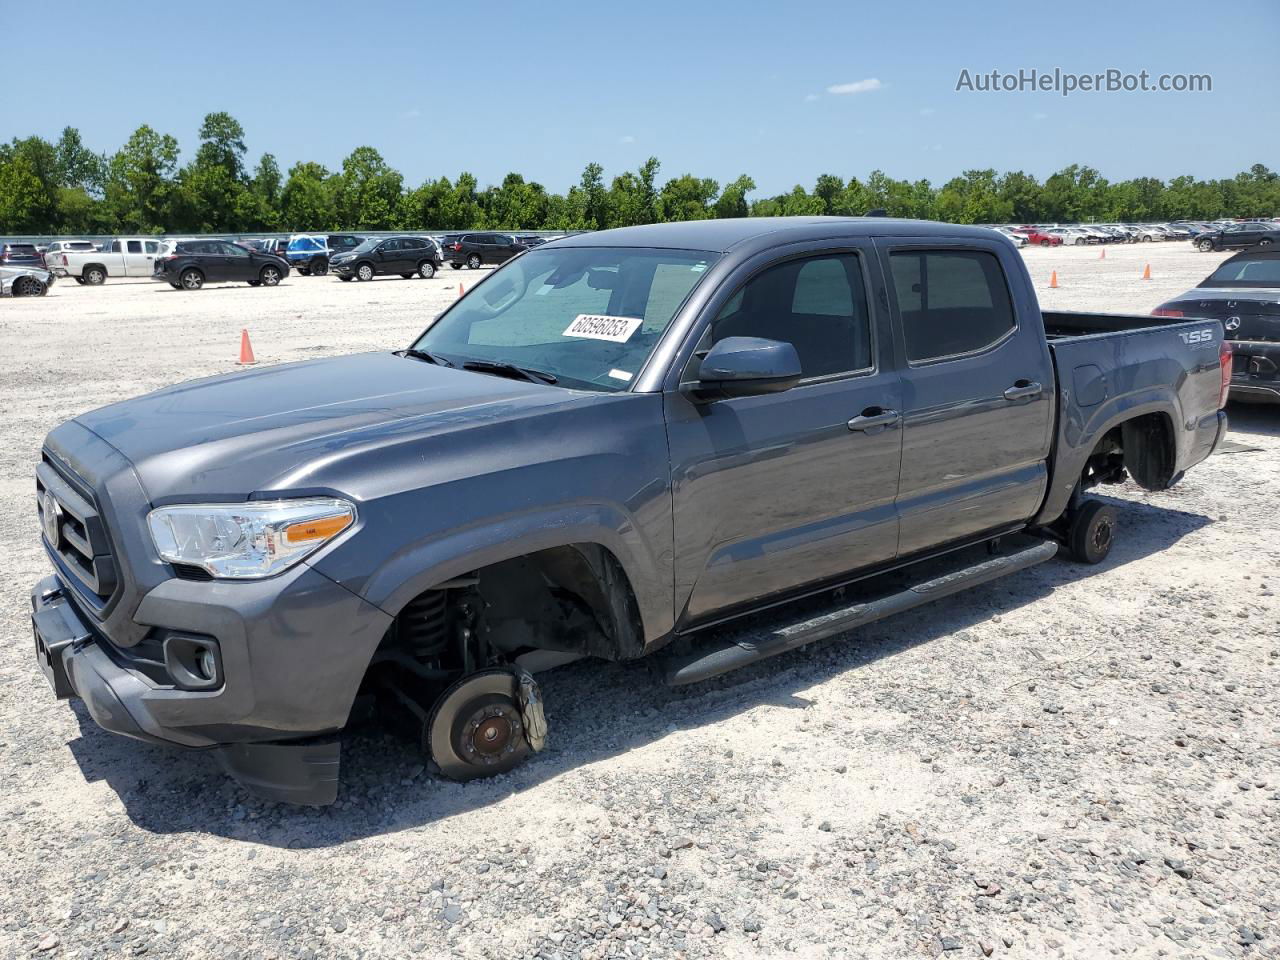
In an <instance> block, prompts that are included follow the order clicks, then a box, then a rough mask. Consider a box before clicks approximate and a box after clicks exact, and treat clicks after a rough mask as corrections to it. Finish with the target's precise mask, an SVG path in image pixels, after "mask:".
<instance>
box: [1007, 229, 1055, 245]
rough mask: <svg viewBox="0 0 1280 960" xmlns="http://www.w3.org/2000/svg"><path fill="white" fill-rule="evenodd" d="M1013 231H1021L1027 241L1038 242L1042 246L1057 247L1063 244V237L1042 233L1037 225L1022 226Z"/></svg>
mask: <svg viewBox="0 0 1280 960" xmlns="http://www.w3.org/2000/svg"><path fill="white" fill-rule="evenodd" d="M1013 232H1014V233H1020V234H1022V235H1023V236H1024V237H1026V238H1027V243H1038V244H1040V246H1042V247H1057V246H1061V245H1062V238H1061V237H1058V236H1052V235H1050V234H1047V233H1041V232H1040V231H1039V230H1037V229H1035V227H1020V228H1019V229H1017V230H1014V231H1013Z"/></svg>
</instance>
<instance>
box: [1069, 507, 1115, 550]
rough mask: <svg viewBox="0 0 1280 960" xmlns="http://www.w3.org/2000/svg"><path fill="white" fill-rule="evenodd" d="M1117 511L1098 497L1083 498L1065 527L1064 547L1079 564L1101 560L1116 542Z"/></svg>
mask: <svg viewBox="0 0 1280 960" xmlns="http://www.w3.org/2000/svg"><path fill="white" fill-rule="evenodd" d="M1115 532H1116V510H1115V507H1113V506H1111V504H1109V503H1103V502H1102V501H1101V500H1086V501H1085V502H1084V503H1083V504H1082V505H1081V506H1080V509H1078V510H1077V511H1076V512H1075V515H1074V516H1073V517H1072V518H1071V523H1070V526H1069V527H1068V528H1067V548H1068V549H1069V550H1070V551H1071V557H1072V559H1073V560H1075V561H1077V562H1078V563H1090V564H1092V563H1101V562H1102V561H1103V560H1105V559H1107V554H1108V553H1110V552H1111V544H1112V543H1114V542H1115Z"/></svg>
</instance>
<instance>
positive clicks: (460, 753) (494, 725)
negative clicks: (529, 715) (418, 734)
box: [423, 670, 530, 780]
mask: <svg viewBox="0 0 1280 960" xmlns="http://www.w3.org/2000/svg"><path fill="white" fill-rule="evenodd" d="M423 739H424V741H425V743H424V744H423V745H424V746H425V747H426V750H427V752H428V753H429V754H430V755H431V759H433V760H434V761H435V762H436V765H437V766H439V767H440V772H441V773H442V774H444V775H445V776H446V777H448V778H449V779H450V780H474V779H476V778H477V777H491V776H494V775H496V774H499V773H506V772H507V771H508V770H510V769H512V768H513V767H515V766H516V765H517V764H519V763H520V762H521V761H522V760H524V759H525V757H527V756H528V755H529V752H530V751H529V741H528V740H527V739H526V736H525V728H524V718H523V715H522V712H521V708H520V691H519V686H518V682H517V680H516V677H515V675H514V674H513V673H511V672H510V671H509V670H484V671H481V672H480V673H473V674H471V676H469V677H463V678H462V679H461V680H459V681H458V682H457V683H455V684H454V685H453V686H451V687H450V688H449V689H448V690H446V691H445V692H444V695H443V696H442V697H441V698H440V699H439V700H438V701H436V705H435V707H433V708H432V711H431V719H430V720H428V721H427V723H426V726H425V727H424V729H423Z"/></svg>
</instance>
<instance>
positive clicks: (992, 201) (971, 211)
mask: <svg viewBox="0 0 1280 960" xmlns="http://www.w3.org/2000/svg"><path fill="white" fill-rule="evenodd" d="M936 209H937V214H938V217H939V219H941V220H945V221H947V222H948V223H1003V222H1004V221H1006V220H1008V219H1009V218H1010V217H1012V216H1013V204H1012V203H1010V202H1009V201H1008V200H1006V199H1004V198H1002V197H1001V196H1000V191H999V187H998V185H997V182H996V172H995V171H994V170H966V171H965V172H964V173H963V174H961V175H960V176H958V177H954V178H952V179H951V180H949V181H947V183H946V184H945V185H944V186H943V188H942V190H941V191H939V193H938V197H937V202H936Z"/></svg>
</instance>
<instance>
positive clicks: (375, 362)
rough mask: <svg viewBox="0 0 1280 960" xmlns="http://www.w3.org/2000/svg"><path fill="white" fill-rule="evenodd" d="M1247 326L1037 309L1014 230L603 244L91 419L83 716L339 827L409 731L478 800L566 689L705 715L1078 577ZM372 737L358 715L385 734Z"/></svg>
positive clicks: (586, 244) (56, 635) (730, 236)
mask: <svg viewBox="0 0 1280 960" xmlns="http://www.w3.org/2000/svg"><path fill="white" fill-rule="evenodd" d="M1229 375H1230V351H1229V350H1228V349H1227V348H1226V347H1225V346H1224V343H1223V331H1222V327H1221V324H1220V323H1219V322H1217V321H1213V320H1205V321H1194V322H1189V323H1181V322H1173V323H1170V322H1168V320H1166V319H1162V318H1153V317H1137V316H1110V315H1100V314H1099V315H1095V314H1042V313H1041V312H1040V309H1039V306H1038V304H1037V302H1036V297H1035V293H1034V291H1033V289H1032V285H1031V282H1030V280H1029V278H1028V276H1027V271H1026V269H1025V267H1024V265H1023V262H1022V258H1021V256H1020V255H1019V254H1018V252H1017V251H1016V249H1015V248H1014V246H1013V244H1012V243H1011V242H1010V241H1009V239H1008V238H1006V237H1002V236H1000V235H999V234H997V233H995V232H994V231H990V230H985V229H981V228H973V227H958V226H952V225H947V224H936V223H922V222H912V221H897V220H889V219H880V218H866V219H861V218H852V219H843V218H784V219H742V220H717V221H709V222H697V223H678V224H666V225H655V226H645V227H630V228H626V229H621V230H610V231H604V232H601V233H595V234H589V235H583V236H575V237H569V238H565V239H561V240H558V241H555V242H553V243H549V244H546V245H543V246H540V247H538V248H537V249H534V250H531V251H529V252H527V253H523V254H521V255H520V256H518V257H516V258H515V259H513V260H512V261H511V262H510V263H509V264H507V265H506V266H504V267H502V268H500V269H498V270H496V271H494V272H493V273H492V274H490V275H488V276H487V277H486V278H485V279H483V280H482V281H480V282H479V283H477V284H476V285H475V286H474V287H473V288H472V289H471V290H470V291H469V292H468V293H467V294H466V296H465V297H463V298H462V299H460V300H458V302H457V303H455V304H454V305H453V306H451V307H450V308H449V309H448V310H447V311H446V312H445V313H444V314H442V315H441V316H440V317H438V318H436V320H435V321H433V322H432V323H431V324H430V326H429V327H428V328H427V330H426V332H425V333H423V334H422V336H421V337H419V338H418V340H417V341H416V342H415V343H414V344H413V346H412V347H410V348H408V349H403V350H398V351H395V352H391V351H388V352H385V353H366V354H360V355H356V356H348V357H336V358H332V359H326V360H316V361H311V362H306V363H296V364H289V365H285V366H278V367H273V368H264V369H256V370H252V371H247V372H240V373H235V374H230V375H227V376H222V377H215V378H212V379H208V380H201V381H196V382H193V383H185V384H180V385H178V386H173V387H169V388H166V389H163V390H160V391H157V392H155V393H152V394H149V395H147V396H143V397H139V398H137V399H133V400H127V401H124V402H121V403H115V404H112V405H110V406H107V407H104V408H102V409H99V410H95V411H92V412H89V413H86V414H83V415H81V416H79V417H77V418H75V419H74V420H71V421H69V422H67V423H64V424H62V425H61V426H59V427H57V428H56V429H54V430H53V431H52V432H51V433H50V434H49V436H48V438H47V440H46V442H45V445H44V450H43V455H42V462H41V463H40V464H39V466H38V468H37V471H36V476H37V484H36V493H37V505H38V509H39V513H40V520H41V524H42V530H43V538H44V547H45V549H46V551H47V553H48V556H49V559H50V561H51V562H52V564H53V567H54V574H53V575H52V576H50V577H48V578H47V579H45V580H42V581H41V582H40V583H38V584H37V585H36V586H35V588H34V590H33V592H32V595H31V605H32V611H33V617H32V620H33V627H34V633H35V650H36V656H37V659H38V662H39V665H40V667H41V668H42V669H43V670H44V672H45V674H46V676H47V677H48V679H49V681H50V683H51V685H52V687H53V689H54V691H55V693H56V695H57V696H58V697H61V698H69V697H80V698H81V699H83V701H84V703H85V705H86V707H87V709H88V711H89V713H90V714H91V715H92V716H93V718H94V719H95V720H96V721H97V722H98V723H99V724H100V725H101V726H103V727H105V728H106V729H108V730H111V731H114V732H116V733H120V734H125V735H128V736H132V737H137V738H140V739H143V740H148V741H154V742H159V743H166V744H173V745H178V746H182V747H189V748H211V749H215V750H216V751H217V752H218V754H219V756H220V757H221V759H222V761H223V763H224V765H225V766H226V768H227V769H228V770H229V772H231V774H232V775H233V776H235V777H237V778H238V779H239V780H240V781H241V782H242V783H244V784H245V785H246V786H247V787H249V788H250V789H252V790H255V791H257V792H258V793H259V794H261V795H264V796H268V797H274V798H277V799H282V800H289V801H294V802H301V803H313V804H319V803H326V802H330V801H332V800H333V799H334V798H335V796H336V794H337V789H338V762H339V744H340V740H339V734H340V733H341V731H343V729H344V728H345V727H347V726H348V724H349V722H351V720H352V717H353V716H354V715H356V714H357V713H358V714H362V715H365V714H368V713H369V711H368V710H366V709H365V707H366V706H367V705H371V706H372V707H373V709H374V710H379V711H388V712H390V711H396V712H399V713H401V714H402V715H403V716H406V717H409V718H410V719H411V721H412V723H413V724H414V727H413V729H414V730H416V731H418V732H419V734H420V738H421V743H422V747H423V749H424V750H425V751H426V752H427V753H428V755H429V756H430V758H431V760H432V761H433V762H434V763H435V765H436V767H437V768H438V769H439V771H440V772H441V773H442V774H443V775H445V776H448V777H452V778H456V779H469V778H473V777H477V776H483V775H487V774H494V773H501V772H503V771H506V770H509V769H510V768H512V767H513V766H514V765H515V764H517V763H519V762H520V761H521V760H522V759H524V758H525V757H527V756H528V755H529V754H530V753H531V752H533V751H536V750H537V749H540V748H541V746H542V743H543V740H544V738H545V737H546V736H547V718H546V715H545V713H544V710H543V706H542V701H541V696H540V693H539V688H538V685H537V682H536V680H535V679H534V675H535V674H536V673H537V672H538V671H540V670H544V669H547V668H550V667H553V666H555V665H557V664H560V663H564V662H566V661H569V660H573V659H576V658H580V657H596V658H602V659H606V660H624V659H631V658H637V657H646V656H651V655H653V656H655V658H656V659H655V660H654V661H653V662H654V664H655V666H660V667H661V668H662V670H663V671H664V674H665V677H666V679H667V682H669V683H673V684H682V683H690V682H694V681H698V680H701V679H704V678H706V677H711V676H714V675H716V674H719V673H722V672H724V671H726V670H730V669H733V668H734V667H737V666H740V665H742V664H746V663H751V662H754V661H758V660H761V659H762V658H764V657H768V656H771V655H774V654H777V653H780V652H783V651H785V650H790V649H793V648H795V647H797V646H800V645H802V644H804V643H808V642H811V641H814V640H817V639H821V638H824V637H830V636H833V635H836V634H838V633H842V632H844V631H847V630H849V629H850V628H852V627H856V626H858V625H860V624H864V623H867V622H869V621H871V620H875V619H877V618H880V617H884V616H887V615H889V614H892V613H894V612H897V611H900V610H904V609H907V608H909V607H912V606H915V605H918V604H920V603H924V602H926V601H929V600H933V599H937V598H939V597H943V596H946V595H948V594H950V593H954V592H955V591H957V590H960V589H964V588H966V587H969V586H972V585H974V584H977V583H982V582H985V581H988V580H991V579H993V578H995V577H998V576H1002V575H1005V574H1009V573H1013V572H1015V571H1018V570H1021V569H1024V568H1026V567H1028V566H1030V565H1032V564H1035V563H1039V562H1042V561H1045V560H1048V559H1049V558H1051V557H1052V556H1054V555H1055V554H1056V553H1057V552H1058V550H1059V547H1060V546H1063V545H1065V547H1066V548H1067V550H1068V551H1069V552H1070V554H1071V555H1073V556H1074V557H1075V558H1077V559H1079V560H1082V561H1085V562H1098V561H1099V560H1101V559H1102V558H1103V557H1105V556H1106V553H1107V550H1108V548H1109V547H1110V544H1111V542H1112V537H1113V534H1114V531H1115V514H1114V511H1113V508H1112V507H1111V506H1109V505H1107V504H1106V503H1105V501H1102V500H1098V499H1090V498H1088V497H1086V496H1085V493H1086V491H1088V490H1089V489H1090V488H1091V487H1093V486H1094V485H1096V484H1099V483H1118V482H1121V481H1123V480H1124V479H1126V477H1132V479H1133V480H1135V481H1136V482H1137V483H1138V484H1140V485H1141V486H1143V487H1144V488H1147V489H1150V490H1161V489H1165V488H1167V487H1169V486H1171V485H1173V484H1174V483H1176V482H1177V481H1178V480H1179V479H1180V478H1181V477H1182V475H1183V473H1184V472H1185V471H1186V470H1187V469H1189V468H1190V467H1191V466H1193V465H1194V464H1196V463H1199V462H1200V461H1201V460H1203V459H1205V457H1207V456H1208V455H1209V454H1210V453H1211V452H1212V450H1213V448H1214V446H1215V445H1216V444H1217V443H1218V441H1219V440H1220V439H1221V437H1222V436H1223V433H1224V431H1225V429H1226V418H1225V415H1224V414H1223V413H1222V412H1221V408H1222V406H1223V402H1224V398H1225V393H1226V387H1227V384H1228V378H1229ZM357 705H358V706H359V709H358V710H357V709H356V708H357Z"/></svg>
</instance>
